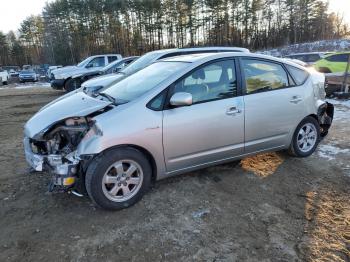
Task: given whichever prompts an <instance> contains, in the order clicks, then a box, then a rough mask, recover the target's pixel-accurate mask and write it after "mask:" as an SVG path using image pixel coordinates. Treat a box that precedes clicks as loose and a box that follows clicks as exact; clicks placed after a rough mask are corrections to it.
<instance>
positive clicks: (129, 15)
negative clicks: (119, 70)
mask: <svg viewBox="0 0 350 262" xmlns="http://www.w3.org/2000/svg"><path fill="white" fill-rule="evenodd" d="M349 32H350V31H349V27H348V26H347V25H346V24H345V23H344V22H343V18H342V17H341V16H339V15H337V14H335V13H330V12H329V8H328V3H327V2H325V1H323V0H56V1H53V2H49V3H46V5H45V7H44V8H43V11H42V14H41V15H39V16H30V17H28V18H27V19H25V20H24V21H23V22H22V23H21V25H20V28H19V29H18V32H16V33H14V32H9V33H8V34H4V33H2V32H0V64H3V65H9V64H11V65H23V64H42V63H49V64H62V65H66V64H73V63H77V62H78V61H80V60H81V59H83V58H84V57H86V56H89V55H93V54H101V53H121V54H122V55H124V56H126V55H140V54H143V53H145V52H147V51H151V50H155V49H161V48H173V47H191V46H242V47H247V48H249V49H252V50H258V49H266V48H272V47H278V46H281V45H287V44H294V43H301V42H308V41H316V40H321V39H337V38H341V37H346V36H348V35H350V33H349Z"/></svg>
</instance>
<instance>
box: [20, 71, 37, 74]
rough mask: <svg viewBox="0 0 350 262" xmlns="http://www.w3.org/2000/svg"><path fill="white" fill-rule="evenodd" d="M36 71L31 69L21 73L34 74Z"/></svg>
mask: <svg viewBox="0 0 350 262" xmlns="http://www.w3.org/2000/svg"><path fill="white" fill-rule="evenodd" d="M34 73H35V72H34V71H31V70H26V71H21V74H34Z"/></svg>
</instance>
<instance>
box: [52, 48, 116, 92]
mask: <svg viewBox="0 0 350 262" xmlns="http://www.w3.org/2000/svg"><path fill="white" fill-rule="evenodd" d="M120 59H122V56H121V55H119V54H106V55H95V56H90V57H88V58H86V59H84V60H83V61H82V62H80V63H79V64H77V65H76V66H65V67H62V68H59V69H56V70H53V71H52V72H51V75H50V79H51V86H52V87H53V88H56V89H62V88H64V89H66V90H68V89H69V85H68V84H69V81H68V80H70V79H71V77H72V76H73V75H77V74H81V73H86V72H89V71H94V70H96V69H98V68H102V67H104V66H106V65H107V64H109V63H111V62H113V61H115V60H120Z"/></svg>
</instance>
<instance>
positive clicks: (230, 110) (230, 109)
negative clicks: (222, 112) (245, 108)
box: [226, 106, 242, 115]
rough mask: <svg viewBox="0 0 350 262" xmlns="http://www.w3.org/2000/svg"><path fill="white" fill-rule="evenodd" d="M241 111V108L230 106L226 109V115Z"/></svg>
mask: <svg viewBox="0 0 350 262" xmlns="http://www.w3.org/2000/svg"><path fill="white" fill-rule="evenodd" d="M241 112H242V110H240V109H238V108H237V107H235V106H232V107H230V108H229V109H227V110H226V115H235V114H239V113H241Z"/></svg>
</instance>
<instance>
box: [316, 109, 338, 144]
mask: <svg viewBox="0 0 350 262" xmlns="http://www.w3.org/2000/svg"><path fill="white" fill-rule="evenodd" d="M333 116H334V106H333V104H331V103H328V102H326V103H324V104H322V105H321V106H320V107H319V108H318V112H317V117H318V122H319V123H320V127H321V137H325V136H326V135H327V134H328V130H329V128H330V127H331V125H332V122H333Z"/></svg>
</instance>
